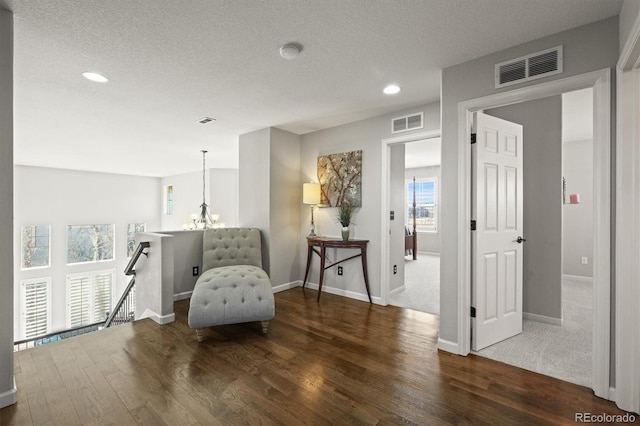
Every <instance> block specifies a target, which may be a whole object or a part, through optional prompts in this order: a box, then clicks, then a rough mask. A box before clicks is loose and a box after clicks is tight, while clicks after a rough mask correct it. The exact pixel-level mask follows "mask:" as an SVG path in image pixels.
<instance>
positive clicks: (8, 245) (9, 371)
mask: <svg viewBox="0 0 640 426" xmlns="http://www.w3.org/2000/svg"><path fill="white" fill-rule="evenodd" d="M0 200H2V202H0V271H2V274H0V324H1V325H0V408H2V407H5V406H7V405H10V404H13V403H15V402H16V392H15V388H14V381H13V309H14V308H13V16H12V14H11V13H9V12H7V11H5V10H2V9H1V6H0Z"/></svg>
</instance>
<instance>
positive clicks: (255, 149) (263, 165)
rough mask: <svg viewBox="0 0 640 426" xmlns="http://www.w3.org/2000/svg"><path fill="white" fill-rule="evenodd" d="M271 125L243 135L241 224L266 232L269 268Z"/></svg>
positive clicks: (264, 251) (264, 262)
mask: <svg viewBox="0 0 640 426" xmlns="http://www.w3.org/2000/svg"><path fill="white" fill-rule="evenodd" d="M270 141H271V129H269V128H266V129H261V130H257V131H255V132H251V133H247V134H244V135H240V138H239V151H240V153H239V164H240V172H239V179H238V182H239V185H238V188H239V192H240V193H239V220H240V224H239V226H243V227H251V228H258V229H260V231H261V236H262V267H263V268H264V270H265V271H266V272H267V274H269V273H270V270H269V242H270V232H269V224H270V217H271V209H270V207H269V203H270V178H269V170H270V167H269V165H270V161H269V158H270V156H271V154H270V152H271V144H270Z"/></svg>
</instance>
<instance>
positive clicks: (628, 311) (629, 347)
mask: <svg viewBox="0 0 640 426" xmlns="http://www.w3.org/2000/svg"><path fill="white" fill-rule="evenodd" d="M616 76H617V79H616V80H617V96H616V103H617V104H616V111H617V123H616V222H615V223H616V228H615V229H616V237H615V241H616V251H615V253H616V264H615V271H616V275H615V276H616V299H615V306H616V321H615V333H616V338H615V342H616V346H615V375H616V376H615V377H616V381H615V387H616V391H615V393H613V394H611V393H610V395H609V396H610V398H613V399H614V400H615V402H616V405H617V406H618V407H620V408H621V409H623V410H625V411H632V412H635V413H640V364H639V363H638V359H640V327H638V324H640V310H638V305H640V284H639V283H640V262H638V259H639V258H640V241H639V239H640V224H638V217H639V215H640V120H639V119H638V117H639V114H640V15H639V16H637V17H636V20H635V22H634V25H633V27H632V29H631V32H630V36H629V38H628V39H627V40H626V41H625V45H624V47H623V49H622V52H621V54H620V60H619V61H618V64H617V66H616Z"/></svg>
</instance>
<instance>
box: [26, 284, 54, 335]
mask: <svg viewBox="0 0 640 426" xmlns="http://www.w3.org/2000/svg"><path fill="white" fill-rule="evenodd" d="M20 290H21V294H20V297H21V308H22V312H21V317H22V324H21V331H22V336H23V338H25V339H31V338H35V337H38V336H42V335H44V334H47V333H49V326H50V319H51V303H50V300H51V277H45V278H34V279H29V280H22V281H20Z"/></svg>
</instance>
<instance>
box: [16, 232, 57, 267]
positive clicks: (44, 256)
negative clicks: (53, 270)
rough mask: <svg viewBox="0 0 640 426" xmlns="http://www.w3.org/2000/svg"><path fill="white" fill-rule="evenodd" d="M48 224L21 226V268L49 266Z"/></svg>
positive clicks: (49, 242) (49, 241)
mask: <svg viewBox="0 0 640 426" xmlns="http://www.w3.org/2000/svg"><path fill="white" fill-rule="evenodd" d="M50 235H51V233H50V228H49V226H38V225H36V226H23V227H22V239H21V242H22V268H23V269H28V268H42V267H47V266H49V256H50V250H49V247H50V246H51V238H50Z"/></svg>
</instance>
